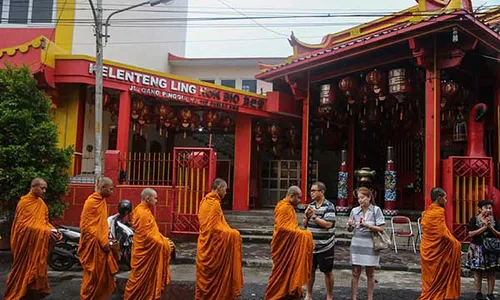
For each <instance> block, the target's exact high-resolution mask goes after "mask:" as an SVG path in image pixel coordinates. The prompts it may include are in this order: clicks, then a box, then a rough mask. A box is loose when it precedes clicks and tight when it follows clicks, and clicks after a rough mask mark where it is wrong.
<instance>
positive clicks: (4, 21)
mask: <svg viewBox="0 0 500 300" xmlns="http://www.w3.org/2000/svg"><path fill="white" fill-rule="evenodd" d="M33 1H34V0H28V16H27V20H26V23H9V14H10V2H11V0H3V3H2V11H1V14H0V17H1V19H0V27H3V28H6V27H7V28H8V27H12V28H19V27H50V28H53V27H55V26H56V17H57V2H58V1H57V0H53V2H52V21H51V22H48V23H34V22H32V21H31V19H32V18H33Z"/></svg>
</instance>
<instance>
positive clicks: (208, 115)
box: [203, 110, 219, 130]
mask: <svg viewBox="0 0 500 300" xmlns="http://www.w3.org/2000/svg"><path fill="white" fill-rule="evenodd" d="M218 120H219V114H218V113H217V112H216V111H213V110H210V111H207V112H205V113H204V114H203V123H204V124H205V126H206V127H207V128H208V130H212V126H213V125H214V124H216V123H217V121H218Z"/></svg>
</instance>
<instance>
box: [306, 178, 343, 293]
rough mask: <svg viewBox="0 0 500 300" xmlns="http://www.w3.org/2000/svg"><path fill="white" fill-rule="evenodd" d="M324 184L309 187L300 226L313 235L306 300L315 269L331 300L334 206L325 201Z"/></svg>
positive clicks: (312, 283) (312, 282)
mask: <svg viewBox="0 0 500 300" xmlns="http://www.w3.org/2000/svg"><path fill="white" fill-rule="evenodd" d="M325 191H326V187H325V184H324V183H322V182H315V183H313V185H312V186H311V191H310V192H311V198H312V200H313V202H311V203H310V204H309V205H308V207H307V209H306V215H305V216H304V219H303V221H302V225H303V226H304V227H305V228H307V229H308V230H309V231H311V232H312V234H313V239H314V245H315V246H314V251H313V266H312V274H311V279H310V280H309V283H308V284H307V293H306V298H305V299H306V300H311V299H312V295H313V286H314V280H315V273H316V269H317V268H318V266H319V270H320V271H321V272H322V273H324V274H325V284H326V299H327V300H332V299H333V283H334V278H333V256H334V251H335V219H336V209H335V205H334V204H333V203H332V202H330V201H328V200H327V199H325Z"/></svg>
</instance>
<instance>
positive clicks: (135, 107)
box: [130, 100, 144, 131]
mask: <svg viewBox="0 0 500 300" xmlns="http://www.w3.org/2000/svg"><path fill="white" fill-rule="evenodd" d="M143 107H144V102H142V101H141V100H134V101H133V102H132V109H131V112H130V117H131V118H132V120H133V124H134V125H133V126H132V130H133V131H135V130H136V126H135V124H136V122H137V119H139V117H140V114H141V111H142V108H143Z"/></svg>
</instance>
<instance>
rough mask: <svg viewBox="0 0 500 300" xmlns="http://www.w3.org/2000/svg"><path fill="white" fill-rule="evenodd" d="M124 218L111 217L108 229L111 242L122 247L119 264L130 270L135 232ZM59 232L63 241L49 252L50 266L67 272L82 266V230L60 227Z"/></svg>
mask: <svg viewBox="0 0 500 300" xmlns="http://www.w3.org/2000/svg"><path fill="white" fill-rule="evenodd" d="M124 217H125V215H120V214H116V215H113V216H111V217H109V218H108V225H109V227H108V229H109V233H110V241H111V240H117V241H118V242H119V245H120V257H121V259H120V261H119V263H121V264H122V265H126V266H127V267H128V269H130V261H131V258H132V244H133V236H134V231H133V230H132V228H130V227H129V226H127V225H126V224H125V222H123V218H124ZM57 230H58V231H59V232H60V233H61V234H62V239H61V240H60V241H59V242H57V243H56V244H55V245H54V248H53V249H52V250H51V251H50V252H49V256H48V264H49V266H50V268H52V269H53V270H55V271H67V270H69V269H71V267H73V266H74V265H77V264H80V261H79V260H78V243H79V242H80V228H78V227H73V226H65V225H60V226H58V227H57Z"/></svg>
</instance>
